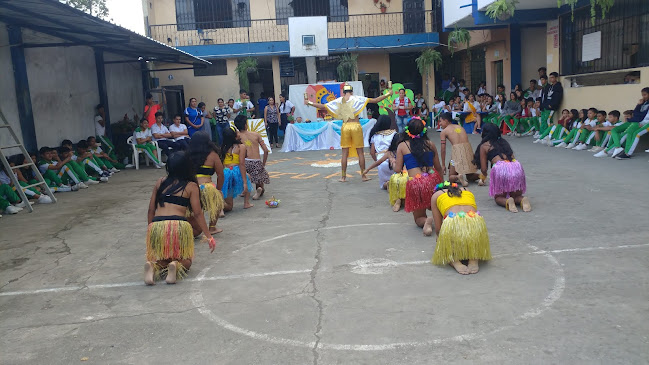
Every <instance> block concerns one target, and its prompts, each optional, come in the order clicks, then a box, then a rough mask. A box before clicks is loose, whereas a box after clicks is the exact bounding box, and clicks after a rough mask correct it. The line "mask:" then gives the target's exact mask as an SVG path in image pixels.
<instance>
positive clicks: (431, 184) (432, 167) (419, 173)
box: [394, 117, 442, 236]
mask: <svg viewBox="0 0 649 365" xmlns="http://www.w3.org/2000/svg"><path fill="white" fill-rule="evenodd" d="M424 123H425V122H423V121H422V120H421V119H419V118H418V117H414V118H412V119H411V120H410V122H408V125H407V126H406V128H405V129H404V133H405V134H404V135H403V142H401V143H400V144H399V147H398V148H397V161H396V163H395V164H394V171H402V170H403V167H404V165H405V167H406V169H407V170H408V182H407V183H406V207H405V209H406V212H412V216H413V218H414V219H415V224H417V226H419V227H423V229H424V235H425V236H430V235H432V234H433V217H427V216H426V209H430V207H431V206H430V203H431V200H430V199H431V198H432V196H433V189H435V185H437V184H439V183H440V182H442V178H441V171H442V167H441V165H440V164H439V156H438V155H437V148H436V147H435V144H434V143H433V142H432V141H430V140H429V139H428V136H427V135H426V131H427V129H426V126H425V125H424Z"/></svg>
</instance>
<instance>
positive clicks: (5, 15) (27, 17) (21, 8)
mask: <svg viewBox="0 0 649 365" xmlns="http://www.w3.org/2000/svg"><path fill="white" fill-rule="evenodd" d="M137 5H138V6H140V4H139V2H138V3H137ZM0 21H1V22H4V23H6V24H8V25H14V26H20V27H22V28H27V29H31V30H33V31H36V32H40V33H44V34H49V35H52V36H55V37H57V38H60V39H63V40H65V43H66V44H67V43H69V44H70V45H86V46H91V47H98V48H102V49H104V50H105V51H106V52H110V53H115V54H119V55H122V56H125V57H128V58H132V59H134V60H138V59H140V57H141V58H142V59H144V60H147V61H163V62H181V63H196V62H199V63H207V64H209V62H208V61H206V60H203V59H202V58H199V57H195V56H192V55H191V54H189V53H187V52H184V51H181V50H179V49H176V48H173V47H170V46H168V45H166V44H164V43H161V42H158V41H156V40H154V39H151V38H148V37H145V36H142V35H140V34H137V33H135V32H132V31H130V30H128V29H126V28H122V27H120V26H118V25H115V24H112V23H110V22H107V21H104V20H101V19H99V18H97V17H94V16H91V15H89V14H86V13H84V12H83V11H80V10H77V9H74V8H72V7H70V6H68V5H66V4H62V3H60V2H59V1H57V0H0ZM43 44H46V43H43Z"/></svg>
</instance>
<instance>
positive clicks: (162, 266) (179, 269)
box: [144, 152, 216, 285]
mask: <svg viewBox="0 0 649 365" xmlns="http://www.w3.org/2000/svg"><path fill="white" fill-rule="evenodd" d="M167 174H168V175H167V177H166V178H161V179H160V180H158V182H157V183H156V185H155V188H153V194H152V195H151V201H150V202H149V213H148V222H149V228H148V231H147V237H146V260H147V263H146V264H145V266H144V282H145V283H146V284H147V285H153V284H154V283H155V282H154V280H155V277H159V276H162V275H161V274H164V272H165V271H166V273H167V275H166V282H167V284H175V283H176V279H177V278H179V277H180V278H182V277H183V276H184V275H185V273H186V272H187V270H189V268H190V267H191V265H192V260H193V259H194V235H193V234H192V233H193V232H192V226H191V224H189V222H187V220H186V219H185V214H186V212H187V210H188V209H191V210H192V211H194V212H201V201H200V189H199V188H198V182H197V181H196V176H195V175H194V174H195V173H194V169H193V168H192V164H191V162H190V161H189V158H188V157H187V156H186V155H185V152H176V153H173V154H172V155H171V156H169V159H168V160H167ZM196 220H197V222H198V225H199V226H200V228H201V230H202V231H203V233H204V234H205V237H207V239H208V240H209V245H210V249H211V252H214V248H215V247H216V241H215V240H214V238H212V235H211V234H210V232H209V229H208V228H207V224H206V223H205V218H204V217H203V215H202V214H197V215H196Z"/></svg>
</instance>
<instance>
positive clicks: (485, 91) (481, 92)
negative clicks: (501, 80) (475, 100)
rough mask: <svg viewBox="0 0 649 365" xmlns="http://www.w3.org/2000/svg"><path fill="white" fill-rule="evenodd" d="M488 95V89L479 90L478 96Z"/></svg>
mask: <svg viewBox="0 0 649 365" xmlns="http://www.w3.org/2000/svg"><path fill="white" fill-rule="evenodd" d="M486 93H487V89H485V88H484V87H481V88H479V89H478V95H480V94H486Z"/></svg>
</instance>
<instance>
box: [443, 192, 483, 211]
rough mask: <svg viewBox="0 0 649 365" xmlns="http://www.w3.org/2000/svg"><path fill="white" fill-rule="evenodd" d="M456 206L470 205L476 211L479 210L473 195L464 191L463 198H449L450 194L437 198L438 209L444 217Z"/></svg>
mask: <svg viewBox="0 0 649 365" xmlns="http://www.w3.org/2000/svg"><path fill="white" fill-rule="evenodd" d="M456 205H470V206H472V207H473V208H474V209H475V210H478V206H477V205H476V203H475V197H474V196H473V193H472V192H470V191H468V190H464V191H462V196H460V197H457V196H449V195H448V193H444V194H442V195H440V196H439V197H438V198H437V209H439V211H440V212H441V213H442V215H443V216H445V215H446V212H447V211H448V210H449V209H451V207H454V206H456Z"/></svg>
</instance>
